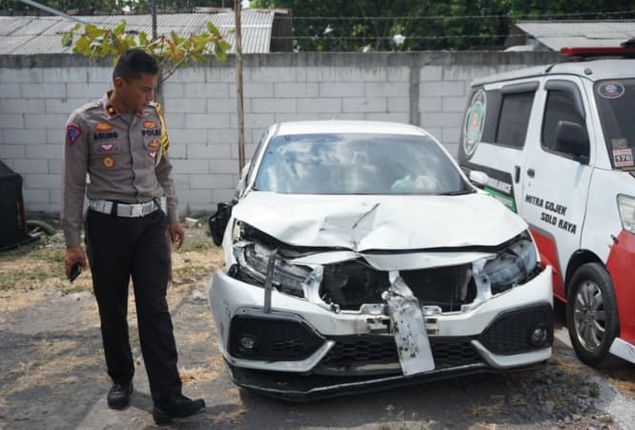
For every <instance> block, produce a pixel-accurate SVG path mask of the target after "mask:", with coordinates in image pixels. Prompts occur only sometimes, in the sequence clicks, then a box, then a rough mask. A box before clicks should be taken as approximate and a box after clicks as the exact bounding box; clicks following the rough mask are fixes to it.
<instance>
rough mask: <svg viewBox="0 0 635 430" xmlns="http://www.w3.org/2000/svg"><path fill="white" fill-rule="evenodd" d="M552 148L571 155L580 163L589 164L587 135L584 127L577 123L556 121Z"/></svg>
mask: <svg viewBox="0 0 635 430" xmlns="http://www.w3.org/2000/svg"><path fill="white" fill-rule="evenodd" d="M553 149H554V150H555V151H557V152H562V153H565V154H571V155H573V156H574V157H575V158H576V160H578V161H579V162H580V163H582V164H589V136H588V135H587V132H586V130H585V128H584V127H582V126H581V125H580V124H578V123H575V122H571V121H558V125H557V126H556V142H555V146H554V148H553Z"/></svg>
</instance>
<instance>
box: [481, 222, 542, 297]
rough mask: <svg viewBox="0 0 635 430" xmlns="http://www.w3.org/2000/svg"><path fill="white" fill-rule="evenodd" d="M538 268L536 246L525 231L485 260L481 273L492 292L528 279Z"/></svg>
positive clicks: (494, 292)
mask: <svg viewBox="0 0 635 430" xmlns="http://www.w3.org/2000/svg"><path fill="white" fill-rule="evenodd" d="M538 270H539V266H538V257H537V255H536V247H535V246H534V243H533V241H532V239H531V236H530V235H529V234H528V233H527V232H525V233H523V234H521V235H520V236H518V237H517V238H515V239H514V240H513V241H511V242H510V243H509V245H508V246H506V247H505V248H504V249H503V250H502V251H500V252H498V254H497V255H496V257H495V258H493V259H491V260H489V261H487V263H485V267H484V268H483V271H482V275H483V276H485V277H486V278H487V279H486V280H487V282H489V284H490V289H491V292H492V294H497V293H500V292H502V291H505V290H508V289H510V288H512V287H514V286H516V285H520V284H524V283H525V282H527V281H529V280H530V279H531V278H532V277H533V276H534V275H535V274H536V272H537V271H538Z"/></svg>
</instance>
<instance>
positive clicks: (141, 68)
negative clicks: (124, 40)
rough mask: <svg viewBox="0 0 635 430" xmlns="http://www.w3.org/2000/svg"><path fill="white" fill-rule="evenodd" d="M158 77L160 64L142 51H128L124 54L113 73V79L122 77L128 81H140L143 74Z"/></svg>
mask: <svg viewBox="0 0 635 430" xmlns="http://www.w3.org/2000/svg"><path fill="white" fill-rule="evenodd" d="M142 73H145V74H148V75H156V74H157V73H159V64H158V63H157V60H155V59H154V57H152V56H151V55H150V54H148V53H147V52H145V51H143V50H141V49H128V50H127V51H126V52H124V53H123V54H122V55H121V57H119V61H117V65H116V66H115V69H114V70H113V72H112V79H113V81H114V80H115V78H116V77H118V76H119V77H121V78H123V79H125V80H127V81H130V80H133V79H139V78H140V77H141V74H142Z"/></svg>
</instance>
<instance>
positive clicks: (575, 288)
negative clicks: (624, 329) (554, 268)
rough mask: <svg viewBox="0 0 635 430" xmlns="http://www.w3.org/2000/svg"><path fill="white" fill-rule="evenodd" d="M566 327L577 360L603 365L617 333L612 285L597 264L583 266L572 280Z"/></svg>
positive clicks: (601, 267)
mask: <svg viewBox="0 0 635 430" xmlns="http://www.w3.org/2000/svg"><path fill="white" fill-rule="evenodd" d="M567 327H568V329H569V337H570V338H571V343H572V344H573V348H574V349H575V352H576V354H577V355H578V358H580V360H581V361H582V362H583V363H585V364H588V365H590V366H598V365H600V364H602V362H603V361H604V359H605V358H607V356H608V355H609V348H610V347H611V344H612V343H613V340H614V339H615V338H616V337H617V336H618V334H619V316H618V315H617V306H616V304H615V293H614V292H613V282H611V277H610V276H609V274H608V272H607V271H606V269H605V268H604V266H602V265H601V264H598V263H587V264H584V265H582V266H581V267H580V268H579V269H578V270H577V271H576V272H575V273H574V275H573V278H572V279H571V288H570V290H569V294H568V300H567Z"/></svg>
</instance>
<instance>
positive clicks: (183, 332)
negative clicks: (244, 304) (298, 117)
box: [0, 228, 635, 430]
mask: <svg viewBox="0 0 635 430" xmlns="http://www.w3.org/2000/svg"><path fill="white" fill-rule="evenodd" d="M188 240H189V242H190V243H189V248H187V249H186V250H184V251H182V252H181V251H180V252H178V253H175V254H174V283H173V285H172V286H171V287H170V290H169V303H170V307H171V309H172V314H173V319H174V323H175V334H176V338H177V344H178V348H179V352H180V361H179V367H180V370H181V375H182V379H183V380H184V387H185V388H184V391H185V392H186V394H188V395H190V396H196V397H204V398H205V399H206V401H207V404H208V407H207V410H206V411H205V412H204V413H202V414H199V415H197V416H195V417H191V418H189V419H186V420H182V421H180V422H179V423H177V424H175V425H174V426H172V427H174V428H185V429H199V428H201V429H202V428H211V427H213V428H228V429H229V428H239V429H258V430H264V429H294V428H307V429H313V428H337V429H340V428H342V429H344V428H354V429H377V428H379V429H445V428H455V429H463V428H471V429H535V428H545V429H551V428H566V429H631V428H634V429H635V368H634V366H633V365H630V364H625V363H622V365H621V366H618V367H616V368H614V369H610V370H602V371H597V370H594V369H591V368H589V367H587V366H584V365H582V364H581V363H580V362H579V361H578V360H577V359H576V357H575V355H574V354H573V351H572V350H571V348H570V346H569V345H568V339H567V334H566V330H565V329H563V328H562V327H560V326H559V327H558V329H557V336H556V343H555V348H554V355H553V358H552V359H551V360H550V361H549V363H548V364H547V365H546V366H545V367H544V368H542V369H540V370H537V371H532V372H524V373H517V374H504V375H503V374H493V375H474V376H470V377H465V378H461V379H451V380H446V381H438V382H433V383H428V384H422V385H417V386H412V387H407V388H401V389H393V390H387V391H380V392H376V393H369V394H362V395H356V396H350V397H343V398H336V399H327V400H321V401H316V402H311V403H300V404H297V403H286V402H283V401H279V400H274V399H269V398H266V397H262V396H259V395H256V394H253V393H249V392H246V391H244V390H241V389H238V388H237V387H236V386H235V385H233V383H232V382H231V380H230V379H229V377H228V374H227V371H226V370H225V367H224V363H223V362H222V359H221V357H220V355H219V353H218V352H217V348H216V345H215V329H214V325H213V321H212V319H211V316H210V313H209V310H208V307H207V303H206V302H205V299H204V296H203V294H202V293H203V291H204V284H205V282H206V280H207V278H208V276H209V274H210V273H211V271H212V270H213V269H214V267H218V266H219V265H220V262H221V255H220V251H219V250H218V249H217V248H215V247H213V245H210V244H209V239H207V238H206V237H205V235H204V233H202V230H201V229H195V228H194V229H190V230H189V231H188ZM52 247H53V248H56V247H59V246H58V245H55V244H53V246H52ZM34 252H36V251H32V252H29V253H24V254H19V253H18V254H17V255H15V254H12V255H10V256H9V258H8V259H7V258H6V254H5V255H1V256H0V286H2V285H3V284H2V279H3V277H4V279H5V281H6V279H9V278H10V277H9V276H8V275H7V273H9V272H15V271H20V270H24V267H25V266H26V267H33V265H34V263H29V262H28V259H29V258H30V256H32V254H33V253H34ZM37 252H40V251H37ZM56 255H57V254H56ZM38 258H39V260H42V257H41V256H39V257H38ZM50 260H51V262H52V264H54V263H56V262H57V263H60V262H59V256H53V257H51V259H50ZM60 264H61V263H60ZM47 270H52V269H47ZM82 277H86V275H85V274H84V275H82ZM18 278H19V277H18ZM34 278H36V279H35V280H34V281H33V283H32V284H29V285H28V287H26V288H22V287H21V286H18V285H15V286H14V287H13V288H10V287H8V286H7V285H8V284H7V282H5V284H4V287H3V288H0V429H5V428H6V429H14V428H17V429H41V428H47V429H49V428H50V429H56V428H59V429H67V428H81V429H115V428H116V429H137V428H153V427H154V424H153V422H152V417H151V408H152V403H151V399H150V396H149V389H148V384H147V379H146V375H145V369H144V367H143V361H142V359H141V355H140V350H139V346H138V341H137V330H136V321H135V319H136V315H135V313H134V306H132V304H131V306H130V326H131V342H132V345H133V352H134V355H135V357H136V363H137V373H136V375H135V393H134V395H133V400H132V404H131V407H129V408H127V409H125V410H123V411H112V410H109V409H108V408H107V406H106V401H105V395H106V392H107V390H108V388H109V381H108V378H107V376H106V374H105V369H104V363H103V357H102V351H101V339H100V335H99V325H98V316H97V310H96V305H95V302H94V298H93V296H92V293H91V292H90V291H89V288H86V287H72V288H70V287H69V286H68V285H67V283H64V282H63V280H60V282H59V283H58V282H57V281H56V280H53V281H50V280H49V281H50V282H48V281H47V282H44V283H42V282H38V281H37V278H38V277H37V276H34ZM85 281H86V282H87V280H86V279H85ZM20 284H22V283H20ZM40 284H42V285H40ZM38 285H39V286H38ZM131 301H132V297H131Z"/></svg>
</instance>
